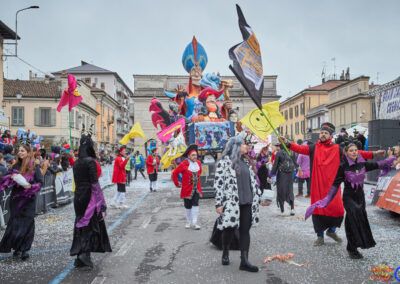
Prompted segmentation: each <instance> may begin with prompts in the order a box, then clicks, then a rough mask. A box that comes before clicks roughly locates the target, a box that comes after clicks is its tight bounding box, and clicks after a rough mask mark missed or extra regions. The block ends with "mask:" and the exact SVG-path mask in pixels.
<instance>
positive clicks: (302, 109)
mask: <svg viewBox="0 0 400 284" xmlns="http://www.w3.org/2000/svg"><path fill="white" fill-rule="evenodd" d="M300 114H304V103H301V104H300Z"/></svg>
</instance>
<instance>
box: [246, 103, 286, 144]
mask: <svg viewBox="0 0 400 284" xmlns="http://www.w3.org/2000/svg"><path fill="white" fill-rule="evenodd" d="M262 108H263V111H264V113H265V114H266V115H267V116H268V118H269V120H270V121H271V124H272V125H273V126H274V128H277V127H278V126H279V125H281V124H282V123H284V122H285V119H284V118H283V116H282V114H281V113H280V112H279V101H275V102H271V103H268V104H265V105H263V106H262ZM240 122H242V123H243V124H244V125H246V127H247V128H248V129H249V130H250V131H251V132H253V133H254V135H256V136H257V137H258V138H260V139H261V140H263V141H264V140H265V139H267V137H268V135H269V134H270V133H271V132H272V131H273V129H272V127H271V126H270V125H269V124H268V122H267V120H266V119H265V117H264V114H263V113H262V112H261V111H260V109H258V108H255V109H253V110H252V111H250V112H249V113H248V114H246V116H245V117H243V118H242V119H241V120H240Z"/></svg>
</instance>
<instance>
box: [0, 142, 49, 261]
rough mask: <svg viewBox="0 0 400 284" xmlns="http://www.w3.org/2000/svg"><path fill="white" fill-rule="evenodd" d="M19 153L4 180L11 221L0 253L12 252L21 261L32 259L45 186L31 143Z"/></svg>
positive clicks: (20, 149) (2, 187)
mask: <svg viewBox="0 0 400 284" xmlns="http://www.w3.org/2000/svg"><path fill="white" fill-rule="evenodd" d="M20 142H21V145H20V146H19V149H18V160H17V162H16V164H15V165H13V166H12V168H11V170H10V171H9V173H8V175H6V176H4V177H3V178H2V184H1V186H0V191H2V190H5V189H6V188H11V198H10V211H11V215H10V219H9V220H8V223H7V229H6V232H5V233H4V235H3V238H2V240H1V242H0V252H5V253H8V252H11V249H13V250H14V253H13V255H14V257H18V256H20V257H21V259H22V260H26V259H27V258H28V257H29V254H28V251H29V250H30V249H31V246H32V242H33V239H34V235H35V220H34V218H35V209H36V195H35V193H36V192H38V191H39V190H40V184H41V183H43V176H42V173H41V171H40V164H39V163H40V162H39V160H35V159H34V157H33V152H32V148H31V147H30V139H29V138H27V139H26V143H27V144H22V139H21V141H20Z"/></svg>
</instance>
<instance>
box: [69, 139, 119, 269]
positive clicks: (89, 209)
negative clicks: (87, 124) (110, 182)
mask: <svg viewBox="0 0 400 284" xmlns="http://www.w3.org/2000/svg"><path fill="white" fill-rule="evenodd" d="M99 169H100V171H99ZM73 172H74V181H75V195H74V209H75V215H76V218H75V225H74V236H73V241H72V246H71V250H70V255H71V256H75V255H76V256H77V258H76V260H75V267H90V268H93V263H92V261H91V258H90V253H91V252H111V245H110V241H109V239H108V234H107V229H106V225H105V223H104V217H105V215H106V214H105V213H106V208H107V205H106V203H105V201H104V196H103V192H102V190H101V187H100V184H99V181H98V178H99V176H100V174H101V168H100V167H99V165H98V164H97V161H96V154H95V151H94V149H93V141H92V139H91V133H89V134H88V135H82V138H81V141H80V147H79V155H78V160H76V162H75V163H74V166H73ZM103 213H104V216H103Z"/></svg>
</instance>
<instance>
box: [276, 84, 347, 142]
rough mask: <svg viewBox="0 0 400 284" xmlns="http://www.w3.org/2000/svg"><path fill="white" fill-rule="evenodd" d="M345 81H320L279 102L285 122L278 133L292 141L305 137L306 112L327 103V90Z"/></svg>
mask: <svg viewBox="0 0 400 284" xmlns="http://www.w3.org/2000/svg"><path fill="white" fill-rule="evenodd" d="M346 82H347V81H346V80H344V79H343V80H330V81H327V82H322V84H321V85H318V86H314V87H309V88H307V89H304V90H303V91H301V92H299V93H297V94H296V95H294V96H292V97H290V98H287V99H286V100H284V101H283V102H281V104H280V108H279V110H280V112H281V114H282V115H283V116H284V118H285V120H286V122H285V123H284V124H283V125H281V126H280V127H279V132H280V135H282V136H285V137H287V138H289V139H291V140H294V141H296V140H298V139H302V140H304V139H307V131H308V130H307V129H306V126H307V125H308V122H307V117H306V116H307V114H308V112H309V111H310V110H311V109H313V108H315V107H318V106H320V105H323V104H326V103H328V91H329V90H331V89H333V88H335V87H337V86H340V85H343V84H344V83H346Z"/></svg>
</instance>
